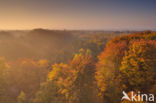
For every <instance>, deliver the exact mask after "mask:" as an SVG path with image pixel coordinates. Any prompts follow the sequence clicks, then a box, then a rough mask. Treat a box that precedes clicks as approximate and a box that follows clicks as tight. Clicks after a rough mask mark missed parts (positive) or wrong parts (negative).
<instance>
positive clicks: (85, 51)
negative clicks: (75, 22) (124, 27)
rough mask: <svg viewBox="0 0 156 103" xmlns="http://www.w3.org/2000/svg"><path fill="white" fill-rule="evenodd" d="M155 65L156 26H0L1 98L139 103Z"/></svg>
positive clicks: (0, 102)
mask: <svg viewBox="0 0 156 103" xmlns="http://www.w3.org/2000/svg"><path fill="white" fill-rule="evenodd" d="M155 67H156V32H154V31H87V30H86V31H80V30H69V31H68V30H48V29H34V30H25V31H24V30H17V31H16V30H13V31H11V30H10V31H9V30H8V31H0V103H136V102H129V101H127V100H123V101H121V98H122V96H123V94H122V91H125V92H126V93H129V92H130V91H132V90H133V91H136V92H137V91H141V92H143V93H153V94H156V69H155ZM139 103H147V102H139Z"/></svg>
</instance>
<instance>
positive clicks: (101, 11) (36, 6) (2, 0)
mask: <svg viewBox="0 0 156 103" xmlns="http://www.w3.org/2000/svg"><path fill="white" fill-rule="evenodd" d="M155 5H156V0H0V29H1V30H6V29H33V28H48V29H94V30H96V29H103V30H112V29H113V30H114V29H117V30H125V29H126V30H127V29H128V30H142V29H152V30H156V22H155V21H156V12H155V11H156V6H155Z"/></svg>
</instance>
